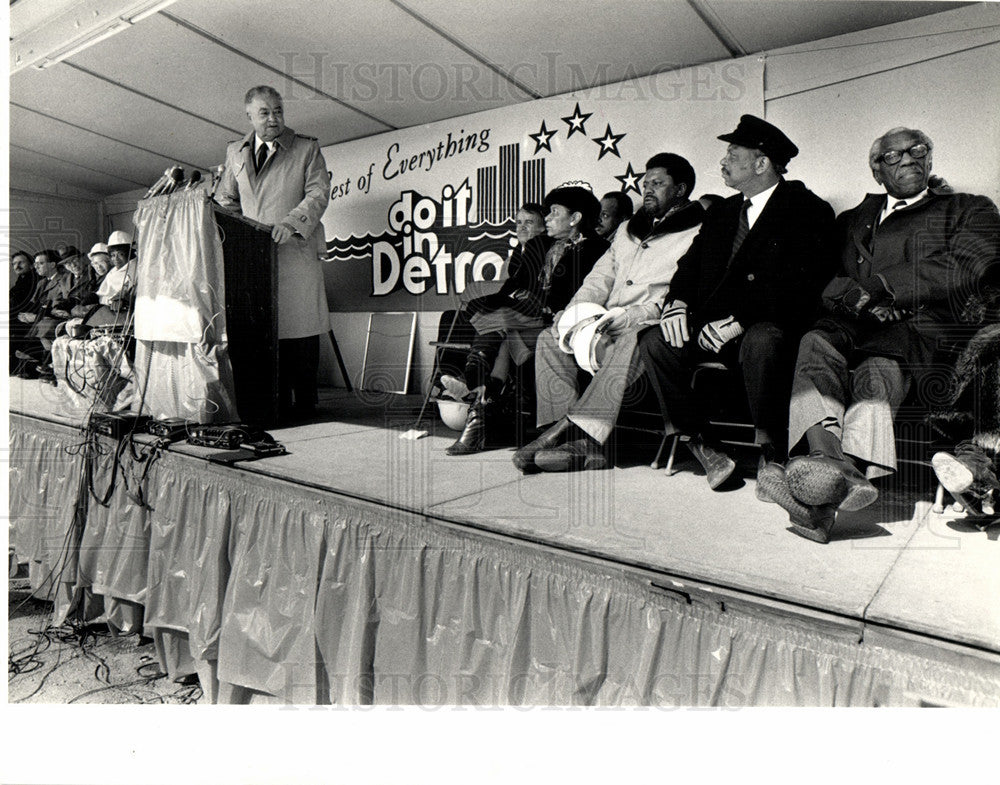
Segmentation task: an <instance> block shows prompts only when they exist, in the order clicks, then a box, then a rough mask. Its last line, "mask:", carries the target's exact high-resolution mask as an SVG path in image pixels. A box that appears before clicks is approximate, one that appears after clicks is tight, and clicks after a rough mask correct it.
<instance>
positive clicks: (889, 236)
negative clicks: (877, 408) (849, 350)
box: [823, 189, 1000, 368]
mask: <svg viewBox="0 0 1000 785" xmlns="http://www.w3.org/2000/svg"><path fill="white" fill-rule="evenodd" d="M885 203H886V194H884V193H883V194H868V195H867V196H866V197H865V198H864V200H863V201H862V202H861V204H859V205H858V206H857V207H854V208H852V209H850V210H847V211H846V212H844V213H843V214H842V215H841V216H840V217H839V218H838V219H837V229H838V232H839V248H840V254H841V255H840V268H839V270H838V273H837V276H836V277H835V278H833V280H831V281H830V282H829V284H828V285H827V286H826V288H825V290H824V291H823V306H824V310H825V311H826V312H827V313H828V314H829V315H830V316H832V317H833V319H835V320H837V321H839V322H841V323H843V324H844V325H845V326H847V327H848V328H849V329H850V330H851V332H852V333H853V335H854V344H855V346H856V348H858V349H859V350H860V351H862V352H866V353H870V354H877V355H885V356H889V357H897V358H900V359H902V360H904V361H905V362H907V363H908V364H910V365H913V366H923V367H925V368H927V367H929V366H931V365H933V364H936V363H939V362H942V361H945V362H950V360H949V359H948V358H949V357H951V356H952V353H953V352H955V351H957V350H960V349H961V347H962V346H963V345H964V344H965V342H966V341H967V339H968V337H969V336H970V335H971V334H972V333H973V332H975V329H976V327H977V326H976V325H970V324H967V322H968V319H967V317H966V312H967V310H968V307H969V305H970V302H971V301H972V300H974V299H976V298H979V297H983V296H985V295H984V287H985V286H986V284H987V282H988V281H989V280H990V279H992V278H995V277H996V276H997V275H998V273H1000V213H998V212H997V208H996V205H994V204H993V202H991V201H990V200H989V199H987V198H986V197H985V196H974V195H972V194H961V193H958V194H956V193H947V192H943V191H940V190H937V189H930V190H929V191H928V194H927V196H926V197H925V198H923V199H921V200H920V201H919V202H916V203H915V204H912V205H910V206H909V207H906V208H902V209H900V210H898V211H896V212H895V213H893V214H891V215H890V216H889V217H887V218H886V219H885V221H883V222H882V224H881V225H879V226H878V227H877V228H876V229H874V237H873V227H874V226H875V223H876V221H877V220H878V217H879V214H880V212H881V210H882V207H883V205H885ZM873 277H874V278H877V279H878V281H880V282H881V286H874V287H873V286H872V285H871V283H870V282H871V280H872V278H873ZM859 287H861V288H865V287H867V289H872V290H873V291H872V292H867V289H866V292H867V293H869V294H873V295H874V300H873V301H872V302H871V304H872V305H874V304H875V303H877V302H879V298H880V297H881V302H882V303H883V304H886V305H890V306H892V307H894V308H897V309H901V310H902V311H904V312H905V314H906V316H905V317H904V319H903V321H900V322H890V323H886V324H882V323H880V322H878V320H877V319H875V318H874V317H873V316H871V315H870V314H869V313H867V312H866V310H862V312H861V313H860V314H854V313H852V312H850V311H849V309H848V308H846V307H845V302H852V301H854V300H856V293H857V291H858V288H859ZM882 287H884V289H885V291H886V292H887V294H884V293H882Z"/></svg>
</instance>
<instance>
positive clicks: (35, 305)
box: [12, 250, 69, 378]
mask: <svg viewBox="0 0 1000 785" xmlns="http://www.w3.org/2000/svg"><path fill="white" fill-rule="evenodd" d="M57 259H58V254H56V252H55V251H51V250H45V251H40V252H39V253H37V254H35V272H36V273H37V274H38V283H37V284H36V286H35V291H34V293H33V294H32V296H31V300H30V301H29V302H28V303H27V304H26V305H25V307H24V309H23V310H22V311H21V312H20V313H19V314H18V315H17V318H18V321H19V322H21V323H22V324H25V325H28V329H27V332H26V334H25V336H24V338H23V340H22V341H21V342H20V345H19V347H18V348H16V349H15V350H14V353H15V355H16V356H17V357H18V359H20V360H21V363H20V365H19V366H18V367H17V369H16V370H15V375H17V376H22V377H26V378H37V377H38V375H39V370H38V365H39V364H42V365H45V364H46V362H45V360H46V358H47V356H48V351H47V349H45V348H43V346H42V344H41V342H40V339H41V338H43V337H44V336H46V335H48V334H49V332H50V331H52V330H54V329H55V325H56V320H55V319H53V318H52V308H53V307H54V306H55V304H56V303H57V302H59V301H60V300H61V299H62V298H63V295H64V293H65V292H66V291H68V289H69V281H68V278H69V273H67V272H63V271H62V270H60V269H59V264H58V262H57V261H56V260H57ZM12 348H13V347H12Z"/></svg>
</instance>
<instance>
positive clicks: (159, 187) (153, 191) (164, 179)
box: [142, 169, 170, 199]
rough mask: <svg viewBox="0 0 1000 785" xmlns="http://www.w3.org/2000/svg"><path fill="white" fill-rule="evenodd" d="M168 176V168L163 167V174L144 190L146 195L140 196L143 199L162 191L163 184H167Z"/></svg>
mask: <svg viewBox="0 0 1000 785" xmlns="http://www.w3.org/2000/svg"><path fill="white" fill-rule="evenodd" d="M169 177H170V170H169V169H164V170H163V176H162V177H160V179H159V180H157V181H156V182H155V183H153V184H152V185H151V186H150V187H149V190H148V191H146V195H145V196H144V197H142V198H143V199H149V198H150V197H151V196H153V194H158V193H159V192H160V191H162V190H163V186H165V185H166V184H167V180H168V179H169Z"/></svg>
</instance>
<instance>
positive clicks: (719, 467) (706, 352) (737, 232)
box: [639, 115, 834, 489]
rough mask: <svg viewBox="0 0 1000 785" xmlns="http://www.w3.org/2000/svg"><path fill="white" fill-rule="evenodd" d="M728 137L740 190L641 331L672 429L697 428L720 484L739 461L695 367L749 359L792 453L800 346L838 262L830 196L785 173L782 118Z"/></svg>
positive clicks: (715, 211) (729, 181)
mask: <svg viewBox="0 0 1000 785" xmlns="http://www.w3.org/2000/svg"><path fill="white" fill-rule="evenodd" d="M719 139H721V140H722V141H724V142H729V147H728V149H727V151H726V155H725V157H724V158H723V159H722V161H721V165H722V178H723V180H724V181H725V183H726V185H728V186H729V187H730V188H735V189H736V190H737V191H739V192H740V194H739V195H737V196H732V197H730V198H729V199H726V200H725V201H723V202H721V203H720V204H717V205H715V206H713V207H712V208H711V209H709V211H708V213H707V215H706V216H705V221H704V223H703V224H702V226H701V231H700V232H699V233H698V236H697V237H696V238H695V240H694V242H693V243H692V244H691V248H690V250H689V251H688V252H687V253H686V254H685V255H684V257H683V258H682V259H681V260H680V262H679V263H678V266H677V273H676V275H674V277H673V280H672V281H671V283H670V291H669V293H668V295H667V298H666V305H664V307H663V311H662V314H661V316H660V325H659V329H653V330H648V331H646V332H645V333H644V334H643V335H641V336H640V341H639V351H640V355H641V357H642V362H643V366H644V367H645V369H646V371H647V373H648V374H649V376H650V378H651V380H652V382H653V387H654V389H655V390H656V394H657V397H658V398H659V401H660V409H661V412H662V414H663V418H664V420H665V421H666V423H667V425H668V429H672V430H673V431H674V432H679V433H682V434H685V435H687V436H688V437H689V442H688V446H689V447H690V449H691V452H692V453H693V454H694V456H695V457H696V458H697V459H698V461H699V462H700V463H701V464H702V466H703V467H704V469H705V473H706V475H707V478H708V482H709V485H710V486H711V487H712V488H713V489H716V488H718V487H719V486H721V485H722V484H723V483H725V481H726V480H728V479H729V477H730V476H731V475H732V473H733V470H734V469H735V468H736V464H735V463H734V462H733V460H732V459H731V458H730V457H729V456H728V455H726V454H725V453H724V452H723V451H722V450H721V449H720V448H719V447H718V445H717V444H715V443H713V442H712V441H710V439H709V437H708V436H707V435H706V433H705V425H706V413H705V412H704V411H702V409H701V407H700V406H699V401H698V400H697V398H696V397H695V396H694V395H693V394H692V391H691V375H692V371H693V369H694V368H695V367H696V365H697V364H698V363H702V362H709V361H714V362H721V363H724V364H725V365H726V366H728V367H729V368H733V369H736V368H738V369H740V370H741V371H742V375H743V380H744V384H745V387H746V393H747V400H748V402H749V404H750V413H751V416H752V417H753V422H754V425H755V426H756V427H757V430H758V435H759V439H760V441H762V442H763V444H764V453H765V456H766V457H767V458H768V459H771V458H773V456H775V455H778V456H781V455H782V454H783V453H784V449H785V444H786V437H785V424H786V422H787V417H788V395H789V389H790V386H791V372H792V366H793V363H794V359H795V355H794V352H795V347H796V346H797V345H798V338H799V336H800V335H801V334H802V332H803V331H804V329H805V327H806V326H807V325H808V324H809V321H810V318H811V317H812V315H813V311H814V308H815V306H816V304H817V300H818V294H819V292H820V290H821V289H822V287H823V284H824V283H825V282H826V281H827V280H828V279H829V278H830V276H831V275H832V274H833V268H832V257H831V247H832V242H831V240H832V233H833V221H834V215H833V210H832V209H831V208H830V205H828V204H827V203H826V202H824V201H823V200H822V199H820V198H819V197H818V196H816V195H815V194H813V193H812V192H811V191H810V190H808V189H807V188H806V187H805V186H804V185H803V184H802V183H800V182H798V181H792V182H789V181H786V180H785V179H784V178H783V177H782V175H783V174H784V172H785V167H786V165H787V164H788V162H789V161H790V160H791V159H792V158H793V157H794V156H795V155H797V154H798V148H797V147H796V146H795V145H794V144H792V142H791V140H789V139H788V137H787V136H785V134H783V133H782V132H781V131H780V130H779V129H778V128H776V127H775V126H773V125H771V124H770V123H768V122H765V121H764V120H761V119H760V118H757V117H754V116H752V115H743V117H742V118H740V122H739V125H738V126H737V128H736V130H735V131H733V132H732V133H729V134H723V135H722V136H720V137H719ZM762 465H763V463H762Z"/></svg>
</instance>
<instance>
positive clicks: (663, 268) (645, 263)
mask: <svg viewBox="0 0 1000 785" xmlns="http://www.w3.org/2000/svg"><path fill="white" fill-rule="evenodd" d="M694 182H695V175H694V169H693V168H692V167H691V164H690V163H688V161H687V160H686V159H684V158H682V157H681V156H679V155H676V154H674V153H658V154H657V155H655V156H653V157H652V158H651V159H650V160H649V161H648V162H647V163H646V173H645V178H644V180H643V203H642V210H641V211H640V212H639V213H637V214H636V215H635V216H633V217H632V219H631V220H630V221H629V222H628V223H627V224H623V225H621V226H619V227H618V230H617V231H616V232H615V235H614V239H613V240H612V243H611V247H610V248H609V249H608V251H607V252H606V253H605V254H604V256H602V257H601V258H600V259H599V260H598V261H597V263H596V264H595V265H594V269H593V270H591V272H590V274H589V275H588V276H587V277H586V278H585V279H584V281H583V285H582V286H581V287H580V289H579V290H578V291H577V292H576V294H575V295H574V296H573V299H572V300H571V301H570V303H569V305H567V307H566V310H567V311H568V310H569V309H570V308H573V307H574V306H575V305H578V304H580V303H595V304H597V305H600V306H603V307H604V308H606V309H607V310H608V313H607V314H606V315H605V316H604V326H603V328H602V329H603V332H604V335H605V336H607V338H608V339H609V341H608V343H607V347H606V350H605V354H604V357H603V359H602V361H601V364H600V367H599V369H598V370H597V372H596V374H595V375H594V378H593V379H592V380H591V381H590V383H589V384H588V385H587V386H586V389H584V390H582V391H581V390H580V389H579V388H578V386H577V373H578V370H579V369H578V366H577V363H576V361H575V359H574V357H573V355H571V354H566V353H565V352H564V351H563V350H562V349H561V348H560V347H559V332H558V324H559V315H558V314H557V316H556V319H555V323H554V324H553V326H552V327H551V328H550V329H548V330H546V331H544V332H543V333H542V334H541V335H540V336H539V338H538V344H537V347H536V350H535V352H536V353H535V390H536V397H537V403H538V414H537V424H538V427H539V428H543V427H545V426H546V425H549V424H550V423H554V425H552V426H551V427H549V428H548V429H547V430H546V431H545V432H544V433H542V435H541V436H539V437H538V438H537V439H535V440H534V441H533V442H531V443H529V444H527V445H525V446H524V447H522V448H521V449H519V450H517V452H515V453H514V458H513V460H514V465H515V466H516V467H517V468H518V469H520V470H521V471H523V472H531V471H539V470H542V471H571V470H575V469H603V468H605V467H606V466H607V463H608V459H607V456H606V455H605V451H604V444H605V442H606V441H607V439H608V437H609V436H610V435H611V431H612V429H613V428H614V425H615V421H616V420H617V419H618V413H619V410H620V409H621V405H622V398H623V397H624V394H625V389H626V387H627V386H628V384H629V383H630V382H631V381H632V380H634V379H635V377H636V376H637V374H638V368H637V356H636V351H635V349H636V333H637V332H638V331H639V330H640V329H641V328H642V327H644V326H646V325H649V324H655V323H656V320H657V318H658V317H659V312H660V308H661V306H662V305H663V300H664V297H665V295H666V292H667V288H668V286H669V284H670V279H671V278H672V277H673V274H674V271H675V270H676V269H677V261H678V259H680V258H681V256H683V255H684V253H685V251H687V249H688V246H689V245H690V244H691V241H692V240H693V239H694V237H695V235H696V234H697V233H698V227H699V225H700V224H701V220H702V217H703V215H704V212H705V211H704V208H703V207H702V206H701V205H700V204H699V203H698V202H692V201H690V196H691V191H692V189H693V188H694Z"/></svg>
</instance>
